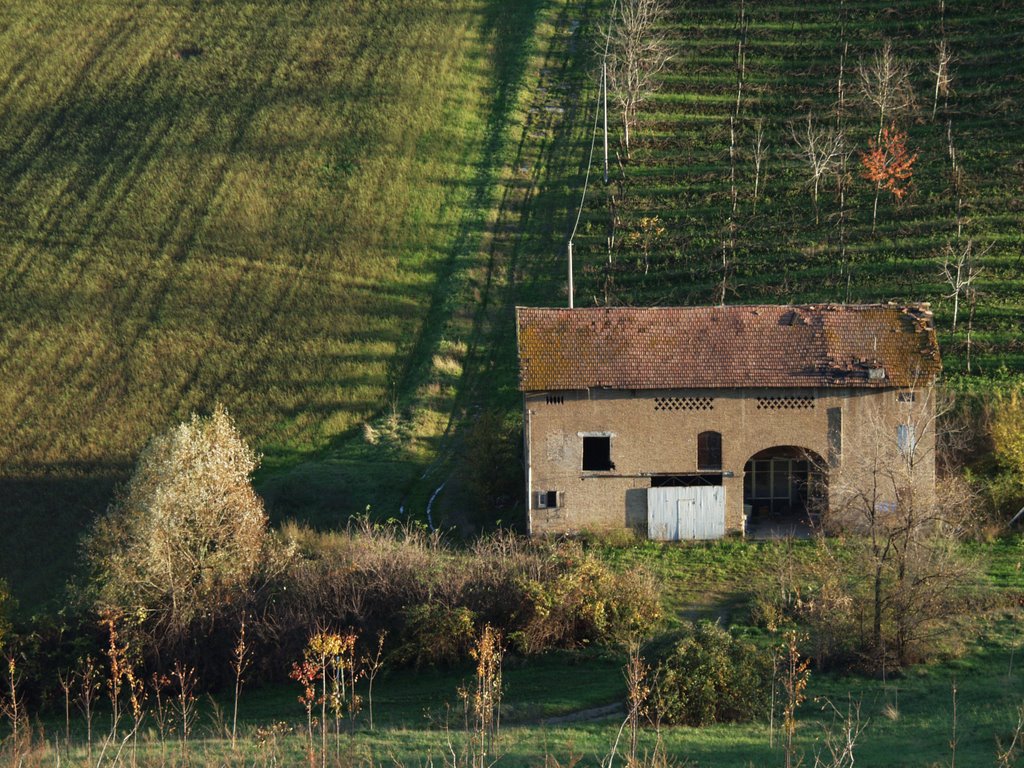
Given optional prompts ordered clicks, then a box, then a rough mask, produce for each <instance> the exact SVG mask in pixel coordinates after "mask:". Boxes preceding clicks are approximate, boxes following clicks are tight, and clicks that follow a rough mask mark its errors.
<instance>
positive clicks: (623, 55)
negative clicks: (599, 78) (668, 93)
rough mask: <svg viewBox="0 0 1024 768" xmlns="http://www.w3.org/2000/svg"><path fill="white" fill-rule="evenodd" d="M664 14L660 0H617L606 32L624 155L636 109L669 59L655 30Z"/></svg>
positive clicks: (661, 39)
mask: <svg viewBox="0 0 1024 768" xmlns="http://www.w3.org/2000/svg"><path fill="white" fill-rule="evenodd" d="M664 15H665V9H664V7H663V6H662V4H661V2H660V0H620V2H619V4H618V13H617V16H616V19H615V24H614V25H613V26H612V28H611V31H610V32H609V36H608V40H607V44H608V59H607V61H608V85H609V86H610V89H611V92H612V94H613V95H614V97H615V100H616V102H618V105H619V109H620V110H621V112H622V128H623V143H624V144H625V148H626V155H627V156H628V155H629V137H630V131H631V130H632V128H633V126H634V125H635V123H636V113H637V110H638V109H639V107H640V105H641V104H643V102H644V101H646V100H647V99H648V98H650V96H651V94H653V93H654V92H655V91H656V90H657V87H658V82H657V78H656V75H657V74H658V73H659V72H661V70H662V69H664V68H665V64H666V63H668V60H669V53H668V46H667V45H666V43H665V36H664V34H663V33H662V32H661V31H659V30H658V25H659V23H660V21H661V20H662V18H663V17H664Z"/></svg>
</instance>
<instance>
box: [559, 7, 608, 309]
mask: <svg viewBox="0 0 1024 768" xmlns="http://www.w3.org/2000/svg"><path fill="white" fill-rule="evenodd" d="M618 6H619V3H618V0H614V2H612V8H611V13H610V14H609V16H608V32H607V33H606V34H605V37H604V53H603V54H602V55H601V66H602V72H604V73H607V71H608V70H607V67H608V47H609V45H610V44H611V38H612V24H613V23H614V20H615V11H616V10H617V9H618ZM602 84H603V86H604V104H605V109H606V110H607V108H608V77H607V74H605V75H604V76H603V77H602ZM601 97H602V93H601V88H598V90H597V104H596V105H595V106H594V128H593V130H592V131H591V133H590V155H589V157H588V158H587V172H586V174H585V175H584V177H583V193H582V194H581V195H580V205H579V208H578V209H577V210H576V222H575V223H574V224H573V226H572V233H571V234H570V235H569V243H568V257H569V280H568V289H569V309H572V308H573V285H572V241H573V239H575V237H576V232H577V230H578V229H579V226H580V219H581V218H582V217H583V206H584V205H585V204H586V201H587V190H588V188H589V187H590V171H591V169H592V168H593V167H594V147H596V146H597V124H598V121H599V120H600V118H601ZM607 125H608V123H607V117H606V120H605V130H607Z"/></svg>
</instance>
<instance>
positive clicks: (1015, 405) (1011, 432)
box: [991, 387, 1024, 485]
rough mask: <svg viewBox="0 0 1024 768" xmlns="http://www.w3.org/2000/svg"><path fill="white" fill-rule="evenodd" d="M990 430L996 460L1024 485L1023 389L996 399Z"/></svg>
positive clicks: (1003, 394) (1001, 395) (1001, 394)
mask: <svg viewBox="0 0 1024 768" xmlns="http://www.w3.org/2000/svg"><path fill="white" fill-rule="evenodd" d="M991 429H992V445H993V448H995V455H996V460H997V461H998V462H999V464H1000V465H1001V466H1002V467H1003V468H1004V469H1006V470H1007V471H1009V472H1011V473H1012V474H1013V475H1014V476H1015V478H1016V482H1017V483H1018V484H1019V485H1024V387H1022V388H1019V389H1015V390H1013V391H1011V392H1009V393H1000V394H999V395H998V396H997V397H996V401H995V415H994V416H993V418H992V426H991Z"/></svg>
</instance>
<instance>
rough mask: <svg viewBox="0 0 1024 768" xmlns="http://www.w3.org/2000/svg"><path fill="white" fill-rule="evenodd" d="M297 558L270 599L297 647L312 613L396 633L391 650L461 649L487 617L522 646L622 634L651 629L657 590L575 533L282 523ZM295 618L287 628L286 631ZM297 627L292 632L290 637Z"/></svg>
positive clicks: (420, 653)
mask: <svg viewBox="0 0 1024 768" xmlns="http://www.w3.org/2000/svg"><path fill="white" fill-rule="evenodd" d="M283 533H284V535H285V536H286V537H287V538H288V540H289V541H290V542H291V543H292V545H293V547H294V549H295V552H296V557H295V559H294V560H293V562H292V563H291V565H290V566H289V568H288V570H287V572H286V573H285V574H284V576H283V577H282V579H281V582H280V585H279V587H278V589H276V590H275V591H274V592H273V599H272V601H270V602H269V603H268V608H269V610H270V614H271V615H272V617H273V620H272V622H271V623H272V624H273V627H275V628H278V630H279V631H284V632H286V633H288V636H287V637H282V636H280V635H279V636H277V637H276V638H275V640H274V645H275V646H277V647H280V648H282V649H283V648H286V647H287V648H288V649H289V650H290V651H292V652H294V651H296V649H298V648H300V646H299V645H298V644H299V643H301V642H302V639H303V638H302V633H305V632H306V631H307V630H308V628H309V627H312V626H314V625H315V624H316V623H317V622H321V623H326V624H328V625H331V626H352V627H355V628H358V629H359V631H360V632H361V634H363V636H373V635H375V634H376V633H377V632H379V631H381V630H385V631H387V632H388V635H389V637H393V638H398V639H399V646H398V649H397V657H396V658H397V660H398V661H401V662H409V663H415V664H431V663H442V664H447V663H452V662H453V661H454V660H455V659H456V658H465V656H466V653H467V651H468V649H469V643H468V641H469V640H470V639H471V635H472V630H479V629H480V628H482V627H483V626H484V625H486V624H490V625H491V626H493V627H494V628H496V629H499V630H500V631H501V632H502V633H503V635H504V636H506V637H509V639H510V642H511V643H512V645H513V646H514V647H515V649H516V650H517V651H519V652H521V653H524V654H534V653H541V652H543V651H546V650H549V649H552V648H574V647H579V646H582V645H589V644H594V643H598V644H601V643H605V644H607V643H620V642H623V641H625V640H626V639H627V638H628V637H631V636H635V635H638V634H639V635H642V634H644V633H646V632H647V631H649V630H650V628H651V626H652V625H653V623H654V622H655V621H656V620H657V619H658V617H659V615H660V614H659V603H658V597H657V591H656V590H655V589H654V586H653V584H652V583H651V581H650V579H649V578H648V577H647V576H646V575H645V574H644V573H643V572H639V571H631V572H627V573H619V572H617V571H614V570H612V569H611V568H610V567H609V566H608V565H606V564H605V563H603V562H602V561H601V560H599V559H598V558H597V557H595V556H594V555H592V554H590V553H588V552H586V551H585V550H584V549H583V547H582V546H581V545H580V544H579V543H577V542H570V541H561V542H554V541H552V542H537V541H531V540H528V539H524V538H522V537H519V536H515V535H514V534H511V533H509V532H497V533H495V534H492V535H489V536H486V537H483V538H480V539H478V540H477V541H476V542H475V543H474V544H473V545H472V547H470V548H460V547H456V546H453V545H451V544H449V543H448V542H447V541H446V540H445V539H444V538H442V537H440V536H438V535H437V534H429V533H426V532H424V531H421V530H418V529H410V528H402V527H394V526H387V525H384V526H382V525H374V524H371V523H369V522H368V521H361V522H358V523H354V524H353V525H351V526H350V527H349V528H348V529H347V530H346V531H343V532H337V533H326V534H321V533H315V532H312V531H308V530H305V529H301V528H298V527H296V526H287V527H286V528H285V529H284V531H283ZM292 628H295V629H296V631H293V629H292ZM291 635H295V637H294V638H293V637H291Z"/></svg>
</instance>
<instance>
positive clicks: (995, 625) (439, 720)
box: [46, 537, 1024, 768]
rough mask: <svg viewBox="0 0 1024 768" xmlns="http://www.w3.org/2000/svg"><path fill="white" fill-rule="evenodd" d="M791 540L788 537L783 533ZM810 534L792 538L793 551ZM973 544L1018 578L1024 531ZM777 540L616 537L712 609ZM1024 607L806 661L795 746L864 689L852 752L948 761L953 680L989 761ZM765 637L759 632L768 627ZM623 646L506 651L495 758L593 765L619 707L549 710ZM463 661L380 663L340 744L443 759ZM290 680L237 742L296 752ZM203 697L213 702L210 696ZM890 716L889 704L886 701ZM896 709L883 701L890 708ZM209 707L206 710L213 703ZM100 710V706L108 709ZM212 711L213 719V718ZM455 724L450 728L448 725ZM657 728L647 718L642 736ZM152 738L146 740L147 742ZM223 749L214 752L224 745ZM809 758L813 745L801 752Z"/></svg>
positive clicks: (733, 761)
mask: <svg viewBox="0 0 1024 768" xmlns="http://www.w3.org/2000/svg"><path fill="white" fill-rule="evenodd" d="M784 546H785V545H782V547H784ZM807 546H808V544H807V543H797V544H796V552H795V554H796V556H797V557H799V556H800V550H806V548H807ZM972 549H974V550H975V553H976V554H978V555H984V556H985V557H986V559H987V560H988V561H989V563H990V564H989V567H988V568H987V579H988V581H989V582H990V583H991V585H992V586H993V587H994V588H995V589H996V590H997V591H998V592H1002V593H1004V594H1005V595H1007V596H1010V597H1012V596H1018V597H1019V595H1020V594H1021V593H1022V591H1024V577H1022V572H1021V568H1020V565H1021V562H1022V560H1024V542H1022V540H1021V539H1020V538H1019V537H1018V538H1015V539H1008V540H1004V541H1000V542H997V543H995V544H986V545H974V546H973V547H972ZM779 551H780V545H775V544H749V543H744V542H725V543H724V544H723V543H716V544H709V545H697V546H686V547H678V546H663V545H659V544H651V543H645V544H642V545H639V546H637V547H634V548H618V549H614V550H608V554H610V555H612V556H613V557H614V558H615V559H616V560H617V561H618V562H619V564H620V565H621V566H623V567H630V566H631V565H635V564H636V563H644V564H646V565H652V566H653V568H654V570H655V571H656V572H657V573H658V574H659V576H660V577H661V579H662V582H663V585H664V587H665V590H666V594H667V596H668V599H667V601H666V610H667V612H668V613H670V614H679V613H680V612H687V613H690V612H691V611H692V610H693V609H694V608H698V609H701V610H702V611H703V612H705V613H707V614H710V615H715V614H716V613H720V612H721V611H722V610H726V611H729V610H732V609H733V608H734V607H735V606H736V605H737V603H738V600H739V599H741V596H742V594H743V593H744V592H745V591H746V590H748V589H749V588H750V586H751V584H752V583H753V582H755V581H756V580H758V579H764V578H766V574H765V572H764V563H765V562H766V561H767V560H769V559H770V558H771V556H772V555H773V554H777V553H778V552H779ZM1020 621H1021V610H1020V609H1019V608H1012V609H1009V608H1008V609H1005V610H1002V611H999V612H996V613H994V614H991V615H989V616H988V617H987V618H986V619H985V620H984V621H982V622H978V623H977V626H978V628H979V629H980V630H981V631H980V634H979V635H978V636H977V637H976V638H975V639H974V640H972V641H971V642H970V643H969V644H968V647H967V649H966V653H965V654H964V655H963V656H962V657H960V658H956V659H953V660H951V661H947V662H944V663H938V664H933V665H929V666H921V667H916V668H913V669H911V670H909V671H908V672H907V673H906V674H905V675H903V676H900V677H898V678H890V679H889V680H887V681H881V680H870V679H866V678H863V677H843V676H837V675H824V674H818V673H812V675H811V682H810V686H809V688H808V700H807V702H806V703H805V704H804V705H803V706H801V708H800V710H799V712H798V722H799V728H798V736H797V741H798V744H799V747H800V748H801V749H802V750H805V751H806V752H807V753H808V754H810V753H811V752H812V751H813V749H814V748H815V747H816V746H817V745H820V735H821V726H822V725H824V724H826V723H827V722H829V720H830V719H831V718H830V714H829V711H828V710H827V708H825V709H823V707H824V706H825V699H826V698H827V699H828V700H830V701H832V702H833V703H835V704H836V705H837V706H838V707H839V708H841V709H845V706H846V702H847V701H854V702H859V704H860V706H861V718H862V723H864V724H865V725H866V729H865V732H864V734H863V736H862V738H861V740H860V747H859V749H858V752H857V764H858V765H872V766H883V765H884V766H930V765H935V764H942V765H945V764H948V762H949V757H950V754H949V748H948V742H949V738H950V732H951V725H952V710H953V702H952V685H953V683H954V682H955V683H956V686H957V719H958V724H957V735H958V742H959V743H958V748H957V750H958V751H957V762H958V763H959V764H962V765H991V764H993V763H994V759H993V757H994V753H995V748H996V739H997V738H999V739H1002V740H1003V742H1004V744H1005V743H1007V742H1008V739H1009V737H1010V735H1011V732H1012V728H1013V726H1014V725H1015V723H1016V717H1017V715H1016V708H1017V707H1018V706H1019V705H1020V703H1021V696H1022V692H1024V687H1022V680H1024V678H1022V671H1021V668H1020V665H1021V657H1020V649H1021V637H1020V630H1019V627H1020ZM763 639H764V638H763ZM621 661H622V660H621V659H620V658H617V657H616V656H615V655H613V654H608V653H595V652H593V651H585V652H582V653H557V654H551V655H548V656H546V657H542V658H536V659H529V660H522V659H512V658H510V659H509V660H508V661H507V663H506V666H505V671H504V698H503V700H504V702H505V705H506V708H505V710H504V711H503V718H502V724H503V725H502V737H501V742H500V748H499V750H498V752H499V753H500V754H501V755H502V757H501V760H500V763H499V764H500V765H506V766H510V768H511V767H516V768H518V766H532V765H538V764H540V763H542V762H544V756H545V755H550V756H552V757H554V758H555V759H557V760H558V762H559V763H560V764H565V763H566V761H567V760H568V758H569V757H570V756H571V755H577V756H579V757H581V758H582V764H583V765H587V766H590V765H599V764H602V763H601V760H602V758H603V757H604V756H606V755H607V753H608V752H609V750H610V748H611V745H612V744H613V743H614V742H615V739H616V735H617V732H618V728H619V722H618V720H617V719H616V718H614V717H613V718H611V719H606V720H603V721H600V722H577V723H571V724H565V723H563V724H555V725H550V724H549V725H545V724H543V723H542V722H541V720H542V719H543V718H547V717H552V716H557V715H563V714H567V713H572V712H578V711H579V710H583V709H588V708H592V707H600V706H602V705H606V704H609V703H614V702H618V701H621V700H622V697H623V695H624V685H623V682H622V677H621V673H620V668H621ZM471 674H472V670H471V669H469V668H463V669H449V670H432V669H427V670H418V671H416V673H415V674H412V673H411V672H410V671H409V670H391V669H386V671H385V672H384V673H382V676H381V677H380V678H379V679H378V680H377V681H376V686H375V693H374V701H375V706H374V710H375V720H376V723H377V727H378V730H377V732H376V733H373V734H371V733H369V732H368V730H367V729H366V727H365V726H366V719H365V711H364V714H363V721H362V723H361V727H360V728H359V729H358V730H357V732H356V735H355V736H354V737H353V738H352V739H351V740H350V739H349V737H348V736H347V735H345V736H343V737H342V739H343V740H342V749H343V750H344V751H345V753H346V754H349V755H357V756H360V757H362V758H369V757H371V756H373V757H374V758H375V759H376V761H377V762H382V761H383V762H384V763H387V764H390V763H392V762H395V761H397V762H398V763H399V764H404V765H417V764H420V763H423V762H425V761H426V760H427V758H428V756H429V757H432V758H433V759H434V760H435V761H440V760H442V759H443V758H442V756H443V755H445V754H447V740H448V738H449V737H450V738H452V739H453V740H454V741H455V742H456V744H458V743H459V740H460V739H461V738H462V733H461V722H462V720H461V718H462V709H461V706H462V705H461V703H460V700H459V694H458V688H459V686H460V685H462V684H464V683H465V682H466V681H467V680H469V679H470V677H471ZM296 692H297V689H296V688H295V687H294V686H286V687H273V688H262V689H246V690H245V691H244V692H243V695H242V703H241V708H240V716H241V718H242V721H243V726H242V733H243V734H244V736H243V739H242V744H243V747H242V749H243V750H251V749H252V746H251V743H252V741H253V738H252V737H253V734H254V731H255V729H256V728H258V727H263V728H266V727H267V726H268V725H269V724H272V723H284V724H286V730H287V728H290V729H291V731H290V732H291V733H293V734H295V735H293V736H288V737H285V739H284V742H283V744H282V745H281V747H282V749H283V751H284V752H286V753H287V754H288V755H290V760H283V761H282V763H290V762H295V763H298V762H301V760H302V751H303V748H304V747H303V742H302V736H301V734H302V733H303V729H304V727H305V726H304V723H303V711H302V707H301V705H300V704H298V703H297V702H296V699H295V694H296ZM204 708H206V709H207V710H209V707H208V703H206V702H204ZM893 709H894V710H895V712H896V716H895V717H893V714H892V710H893ZM229 711H230V701H229V700H228V698H224V699H222V700H221V712H229ZM887 712H888V714H887ZM207 714H208V715H210V717H209V718H207V717H206V715H207ZM213 714H214V713H213V712H212V711H207V712H206V713H204V717H202V718H201V721H200V722H201V725H200V727H199V728H198V730H197V736H198V738H199V739H201V741H197V743H196V747H195V749H196V751H197V752H198V753H201V754H202V755H203V756H201V757H200V756H197V759H196V760H195V761H194V762H197V763H199V764H204V765H205V764H210V765H213V764H222V763H223V762H224V761H225V760H226V758H225V757H224V756H225V755H226V753H227V752H228V750H229V749H230V747H229V746H228V744H227V743H226V742H225V741H224V740H223V738H222V737H220V736H212V737H211V736H209V734H211V733H223V728H222V727H221V728H219V729H218V726H217V725H216V723H217V720H216V718H215V717H214V716H213ZM101 717H102V715H101ZM74 720H75V722H73V725H72V727H73V729H76V730H75V733H74V734H73V738H75V739H76V740H81V739H83V738H84V733H82V732H81V730H82V727H81V723H80V722H79V721H78V719H77V718H74ZM208 723H209V727H208ZM446 724H448V725H450V726H451V727H452V730H451V732H450V734H449V733H448V732H446V729H445V725H446ZM63 727H64V723H63V718H62V716H60V715H59V713H58V714H55V716H54V717H53V718H52V719H51V720H49V721H48V722H47V724H46V728H47V732H48V733H49V734H50V736H51V737H52V736H53V735H54V734H56V733H59V732H60V731H61V730H62V729H63ZM663 737H664V740H665V745H666V746H667V748H668V750H669V752H670V754H671V755H672V756H673V757H675V758H676V759H680V760H682V759H688V760H694V761H696V763H697V764H698V765H709V766H725V767H728V766H736V768H746V767H747V766H749V765H781V764H783V756H782V753H781V750H780V747H779V741H778V731H777V730H776V733H775V747H774V748H773V747H771V746H769V726H768V724H767V723H753V724H747V725H718V726H710V727H706V728H683V727H680V728H667V729H664V730H663ZM652 741H653V736H652V734H651V733H650V731H648V732H647V733H646V734H645V736H644V738H643V746H644V748H648V749H649V748H650V747H651V745H652ZM143 748H145V747H143ZM218 755H219V756H220V762H217V756H218ZM246 762H247V763H248V762H253V763H255V764H266V763H268V762H269V755H268V752H267V751H263V752H256V751H254V752H252V753H250V754H249V756H248V759H247V760H246ZM811 762H813V760H812V759H811V758H808V759H807V760H806V761H805V764H810V763H811Z"/></svg>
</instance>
